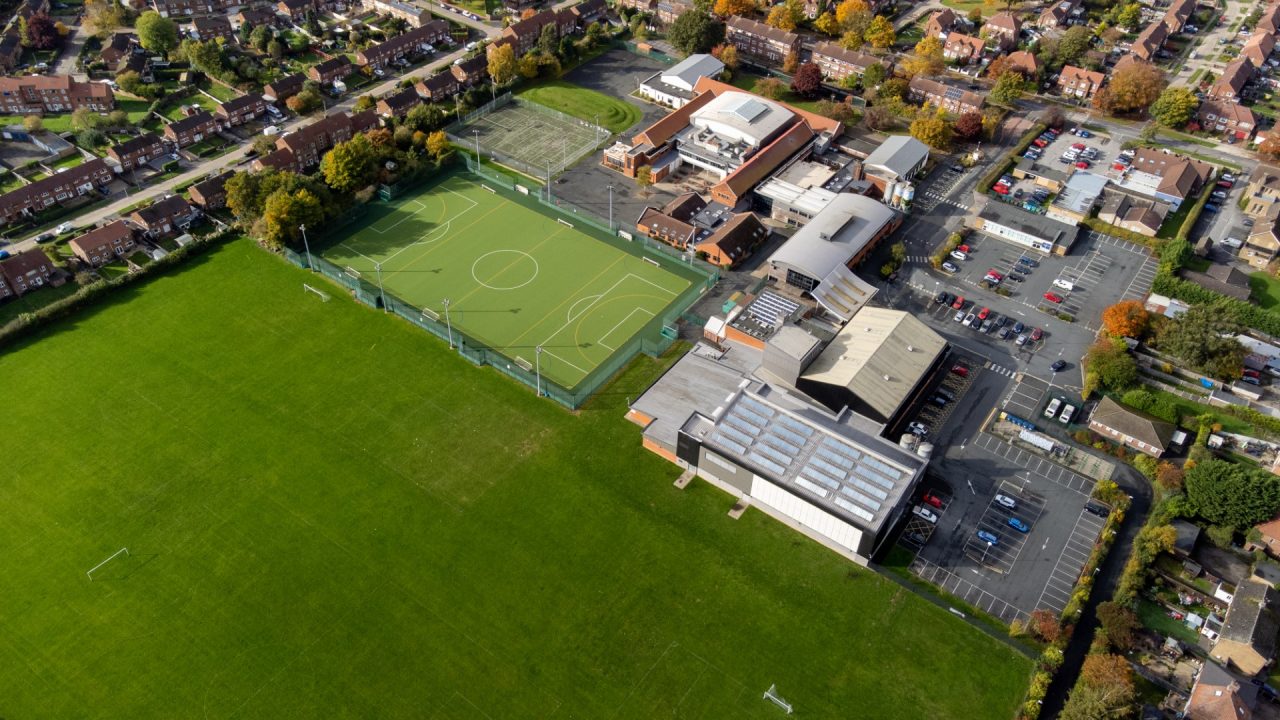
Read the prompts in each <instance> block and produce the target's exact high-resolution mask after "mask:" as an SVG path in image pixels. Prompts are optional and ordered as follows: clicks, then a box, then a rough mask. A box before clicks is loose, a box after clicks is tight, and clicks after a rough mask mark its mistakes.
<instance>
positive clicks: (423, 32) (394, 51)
mask: <svg viewBox="0 0 1280 720" xmlns="http://www.w3.org/2000/svg"><path fill="white" fill-rule="evenodd" d="M448 40H449V23H447V22H445V21H443V20H432V21H431V22H429V23H427V24H426V25H423V26H422V27H420V28H414V29H412V30H410V31H408V32H405V33H401V34H399V35H397V36H395V37H393V38H391V39H390V40H387V41H386V42H382V43H378V44H377V45H374V46H372V47H368V48H365V49H364V50H361V51H360V52H358V53H356V64H358V65H360V66H361V67H371V68H374V69H380V68H384V67H386V66H387V65H389V64H391V63H393V62H395V61H396V60H399V59H401V58H403V57H405V56H408V55H412V54H415V53H420V52H425V51H426V50H427V47H428V46H435V45H440V44H442V43H445V42H447V41H448Z"/></svg>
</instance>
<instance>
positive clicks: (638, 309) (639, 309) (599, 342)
mask: <svg viewBox="0 0 1280 720" xmlns="http://www.w3.org/2000/svg"><path fill="white" fill-rule="evenodd" d="M638 312H642V313H647V314H648V315H649V317H650V318H654V317H657V314H656V313H653V312H650V311H649V310H646V309H644V308H642V307H636V308H632V309H631V312H629V313H627V316H626V317H624V318H622V319H621V320H619V321H618V324H617V325H614V326H613V327H611V328H609V332H607V333H605V334H603V335H601V336H600V339H599V340H597V341H596V344H597V345H599V346H600V347H603V348H607V349H608V350H609V352H617V350H618V348H616V347H613V346H612V345H609V344H608V343H606V342H605V341H604V339H605V338H607V337H609V336H610V335H612V334H613V331H614V330H617V329H618V328H620V327H622V325H623V324H624V323H626V322H627V321H628V320H630V319H631V316H632V315H635V314H636V313H638Z"/></svg>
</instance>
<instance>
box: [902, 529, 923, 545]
mask: <svg viewBox="0 0 1280 720" xmlns="http://www.w3.org/2000/svg"><path fill="white" fill-rule="evenodd" d="M906 538H907V539H908V540H910V541H911V542H913V543H915V544H917V545H923V544H924V543H925V537H924V536H923V535H921V534H920V533H918V532H912V533H907V534H906Z"/></svg>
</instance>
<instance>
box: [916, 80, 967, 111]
mask: <svg viewBox="0 0 1280 720" xmlns="http://www.w3.org/2000/svg"><path fill="white" fill-rule="evenodd" d="M908 96H909V97H910V98H911V100H912V101H914V102H917V103H920V104H924V103H929V104H930V105H933V106H934V107H940V108H942V109H943V110H946V111H947V112H950V113H955V114H956V115H963V114H964V113H967V112H982V106H983V104H984V103H986V98H985V97H983V96H982V95H979V94H978V93H976V92H973V91H971V90H964V89H962V88H958V87H954V86H951V85H947V84H946V83H942V82H938V81H937V80H932V79H930V78H925V77H919V76H917V77H915V78H912V80H911V84H910V85H909V86H908Z"/></svg>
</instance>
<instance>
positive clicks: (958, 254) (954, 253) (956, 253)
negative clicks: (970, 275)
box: [951, 250, 969, 260]
mask: <svg viewBox="0 0 1280 720" xmlns="http://www.w3.org/2000/svg"><path fill="white" fill-rule="evenodd" d="M951 257H953V258H955V259H956V260H968V259H969V256H968V255H967V254H965V253H964V252H963V251H961V250H952V251H951Z"/></svg>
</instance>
